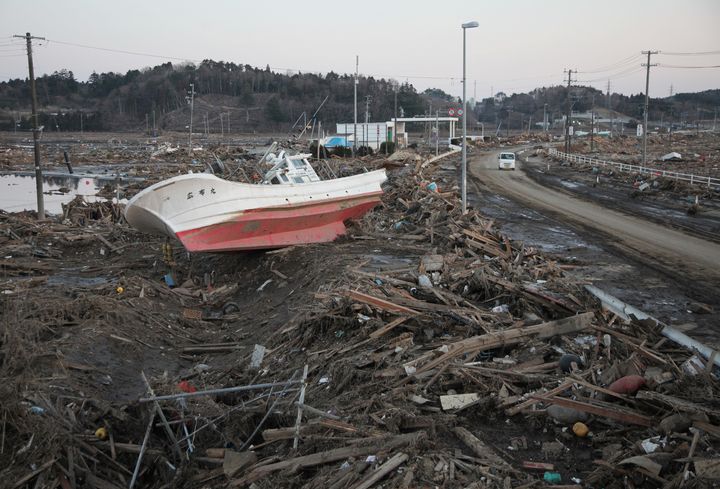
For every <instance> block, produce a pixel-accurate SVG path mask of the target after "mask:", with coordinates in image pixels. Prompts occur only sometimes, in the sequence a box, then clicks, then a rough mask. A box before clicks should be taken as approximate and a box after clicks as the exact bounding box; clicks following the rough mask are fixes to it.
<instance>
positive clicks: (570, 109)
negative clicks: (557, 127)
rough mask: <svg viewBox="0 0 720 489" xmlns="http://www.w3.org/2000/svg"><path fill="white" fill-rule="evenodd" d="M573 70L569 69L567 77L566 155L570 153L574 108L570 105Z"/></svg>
mask: <svg viewBox="0 0 720 489" xmlns="http://www.w3.org/2000/svg"><path fill="white" fill-rule="evenodd" d="M563 73H564V72H563ZM572 73H573V70H570V69H568V70H567V75H568V80H567V94H566V96H565V153H566V154H567V153H569V152H570V117H571V113H572V112H571V111H572V106H571V105H570V84H571V83H572V82H573V79H572Z"/></svg>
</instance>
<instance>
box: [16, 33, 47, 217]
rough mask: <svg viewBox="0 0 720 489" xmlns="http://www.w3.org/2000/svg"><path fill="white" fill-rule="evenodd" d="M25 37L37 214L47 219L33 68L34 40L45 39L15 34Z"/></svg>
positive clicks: (27, 34)
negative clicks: (30, 98)
mask: <svg viewBox="0 0 720 489" xmlns="http://www.w3.org/2000/svg"><path fill="white" fill-rule="evenodd" d="M13 37H20V38H25V41H26V43H27V57H28V72H29V74H30V94H31V96H32V130H33V145H34V147H35V193H36V194H37V216H38V220H41V219H45V202H44V200H43V179H42V168H41V167H40V131H41V130H42V128H39V127H38V114H37V92H36V90H35V70H34V68H33V58H32V40H33V39H40V40H42V41H44V40H45V38H44V37H35V36H31V35H30V33H29V32H28V33H26V34H25V35H24V36H18V35H16V36H13Z"/></svg>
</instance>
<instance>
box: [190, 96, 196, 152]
mask: <svg viewBox="0 0 720 489" xmlns="http://www.w3.org/2000/svg"><path fill="white" fill-rule="evenodd" d="M194 106H195V84H194V83H191V84H190V153H192V152H193V147H192V123H193V109H194Z"/></svg>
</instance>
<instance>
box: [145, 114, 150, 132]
mask: <svg viewBox="0 0 720 489" xmlns="http://www.w3.org/2000/svg"><path fill="white" fill-rule="evenodd" d="M148 134H150V122H149V118H148V114H145V135H146V136H147V135H148Z"/></svg>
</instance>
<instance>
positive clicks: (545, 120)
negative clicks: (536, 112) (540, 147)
mask: <svg viewBox="0 0 720 489" xmlns="http://www.w3.org/2000/svg"><path fill="white" fill-rule="evenodd" d="M547 126H548V123H547V104H543V132H545V133H547V129H548V128H547Z"/></svg>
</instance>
